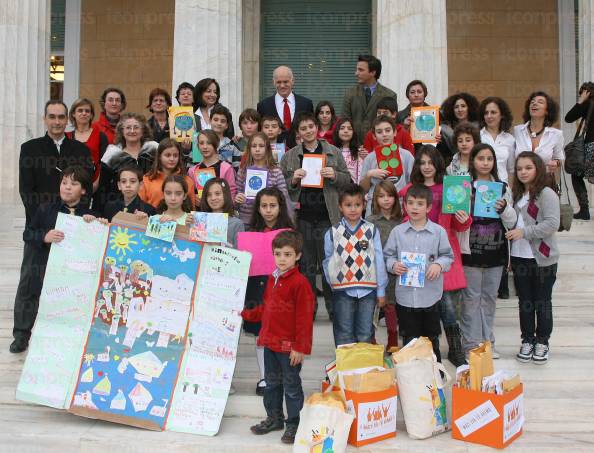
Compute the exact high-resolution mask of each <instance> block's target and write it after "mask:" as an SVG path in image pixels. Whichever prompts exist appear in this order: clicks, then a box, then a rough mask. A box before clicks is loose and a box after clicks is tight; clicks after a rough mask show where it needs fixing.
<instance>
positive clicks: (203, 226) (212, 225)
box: [190, 212, 229, 242]
mask: <svg viewBox="0 0 594 453" xmlns="http://www.w3.org/2000/svg"><path fill="white" fill-rule="evenodd" d="M193 217H194V221H193V224H192V226H191V227H190V239H191V240H193V241H202V242H227V227H228V224H229V215H228V214H227V213H220V212H195V213H194V214H193Z"/></svg>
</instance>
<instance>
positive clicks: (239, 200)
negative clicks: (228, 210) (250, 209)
mask: <svg viewBox="0 0 594 453" xmlns="http://www.w3.org/2000/svg"><path fill="white" fill-rule="evenodd" d="M246 201H247V197H246V196H245V194H244V193H238V194H237V195H235V204H244V203H245V202H246Z"/></svg>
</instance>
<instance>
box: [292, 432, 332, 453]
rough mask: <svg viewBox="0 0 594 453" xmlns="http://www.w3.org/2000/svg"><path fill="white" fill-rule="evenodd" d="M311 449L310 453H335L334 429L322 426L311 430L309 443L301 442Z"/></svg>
mask: <svg viewBox="0 0 594 453" xmlns="http://www.w3.org/2000/svg"><path fill="white" fill-rule="evenodd" d="M300 443H301V444H303V445H307V446H309V447H310V449H309V451H310V453H334V429H332V428H330V427H328V426H325V425H322V426H320V427H319V428H318V429H315V428H314V429H312V430H311V438H310V439H309V442H307V443H306V442H305V441H303V440H302V441H300Z"/></svg>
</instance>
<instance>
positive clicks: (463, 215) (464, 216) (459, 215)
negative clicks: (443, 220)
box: [454, 210, 468, 223]
mask: <svg viewBox="0 0 594 453" xmlns="http://www.w3.org/2000/svg"><path fill="white" fill-rule="evenodd" d="M454 217H456V220H457V221H458V222H460V223H466V221H467V220H468V213H467V212H464V211H462V210H459V211H456V213H455V214H454Z"/></svg>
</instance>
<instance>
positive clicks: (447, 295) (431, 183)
mask: <svg viewBox="0 0 594 453" xmlns="http://www.w3.org/2000/svg"><path fill="white" fill-rule="evenodd" d="M444 175H445V163H444V160H443V157H442V156H441V154H440V152H439V151H438V150H437V149H436V148H435V147H434V146H432V145H423V146H421V147H420V148H419V150H418V151H417V154H416V156H415V163H414V165H413V169H412V173H411V175H410V179H411V184H410V185H412V184H424V185H425V186H427V187H429V189H430V190H431V193H432V195H433V202H432V203H431V210H430V211H429V215H428V218H429V220H431V221H432V222H434V223H437V224H439V225H441V226H442V227H443V228H444V229H445V230H446V233H447V235H448V240H449V241H450V245H451V246H452V250H453V251H454V262H453V263H452V266H451V268H450V270H449V271H448V272H446V273H445V274H444V280H443V296H442V299H441V301H440V316H441V322H442V324H443V327H444V330H445V333H446V338H447V340H448V347H449V352H448V360H449V361H450V362H452V364H454V366H456V367H458V366H460V365H462V364H464V363H465V359H464V353H463V351H462V345H461V342H460V328H459V326H458V321H457V320H456V310H455V307H454V300H453V298H455V297H456V296H457V293H458V291H459V290H460V289H462V288H465V287H466V277H465V276H464V269H463V268H462V257H461V252H460V244H459V242H458V238H457V236H456V233H458V232H462V231H466V230H468V228H470V225H471V222H472V219H471V217H470V216H469V215H468V214H467V213H466V212H464V211H461V210H460V211H457V212H456V214H454V215H452V214H444V213H442V212H441V211H442V209H441V205H442V198H443V177H444ZM410 185H409V186H407V187H405V188H404V189H402V190H401V191H400V195H401V196H402V197H403V198H404V196H405V195H406V192H407V191H408V188H409V187H410Z"/></svg>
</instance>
